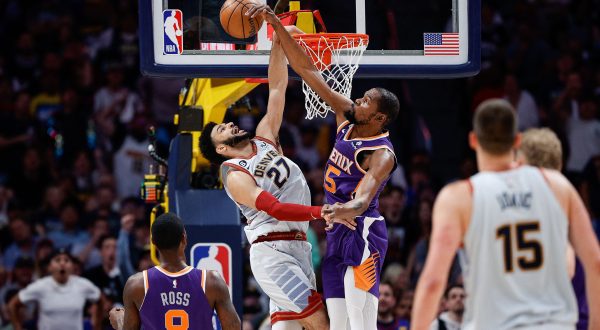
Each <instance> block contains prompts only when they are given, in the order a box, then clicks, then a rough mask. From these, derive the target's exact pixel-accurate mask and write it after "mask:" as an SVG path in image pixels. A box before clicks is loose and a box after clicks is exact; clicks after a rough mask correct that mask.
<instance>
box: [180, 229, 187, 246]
mask: <svg viewBox="0 0 600 330" xmlns="http://www.w3.org/2000/svg"><path fill="white" fill-rule="evenodd" d="M181 245H182V246H183V248H184V249H185V247H186V246H187V233H186V232H185V231H184V232H183V237H182V239H181Z"/></svg>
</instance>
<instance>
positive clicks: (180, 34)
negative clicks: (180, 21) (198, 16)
mask: <svg viewBox="0 0 600 330" xmlns="http://www.w3.org/2000/svg"><path fill="white" fill-rule="evenodd" d="M175 35H176V36H178V37H181V36H182V35H183V31H181V30H177V31H175Z"/></svg>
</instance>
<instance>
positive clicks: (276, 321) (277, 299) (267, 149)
mask: <svg viewBox="0 0 600 330" xmlns="http://www.w3.org/2000/svg"><path fill="white" fill-rule="evenodd" d="M268 77H269V101H268V105H267V113H266V114H265V116H264V117H263V119H262V120H261V121H260V123H259V124H258V127H257V128H256V137H255V138H254V139H251V138H250V134H249V133H247V132H244V131H242V130H239V129H238V128H237V127H236V126H234V125H233V124H232V123H228V124H219V125H217V124H215V123H208V124H207V125H206V126H205V127H204V129H203V132H202V135H201V137H200V148H201V151H202V153H203V154H204V156H205V157H206V158H207V159H208V160H209V161H211V163H213V164H221V163H222V165H221V174H222V178H223V183H224V185H225V189H226V191H227V194H228V195H229V196H230V197H231V199H233V200H234V201H235V202H236V203H237V204H238V206H239V208H240V209H241V211H242V213H243V214H244V216H245V217H246V218H247V219H248V225H247V226H246V227H245V232H246V236H247V238H248V241H249V242H250V243H251V244H252V246H251V248H250V266H251V267H252V273H253V274H254V277H255V278H256V280H257V281H258V284H259V285H260V286H261V288H262V289H263V290H264V291H265V293H266V294H267V295H268V296H269V298H270V311H271V323H272V324H273V329H276V330H277V329H301V328H302V326H304V327H305V328H306V329H319V330H320V329H328V328H329V322H328V320H327V317H326V314H325V311H324V308H323V303H322V302H321V297H320V295H319V294H318V293H317V292H316V283H315V274H314V271H313V267H312V261H311V252H310V251H311V246H310V244H309V243H308V242H306V230H307V229H308V222H307V221H306V220H313V219H318V218H321V207H317V206H315V207H313V206H310V201H311V198H310V191H309V189H308V185H307V183H306V180H305V178H304V175H303V174H302V171H301V170H300V168H299V167H298V165H296V164H295V163H294V162H292V161H291V160H290V159H288V158H286V157H285V156H283V154H282V153H281V150H280V148H279V147H278V145H277V143H276V141H277V140H278V135H279V128H280V127H281V120H282V116H283V108H284V105H285V89H286V87H287V81H288V74H287V65H286V62H285V56H284V54H283V51H282V50H281V46H279V45H278V41H277V40H276V38H274V40H273V48H272V49H271V57H270V60H269V72H268ZM278 219H279V220H281V221H279V220H278ZM349 225H350V224H349ZM350 226H351V225H350Z"/></svg>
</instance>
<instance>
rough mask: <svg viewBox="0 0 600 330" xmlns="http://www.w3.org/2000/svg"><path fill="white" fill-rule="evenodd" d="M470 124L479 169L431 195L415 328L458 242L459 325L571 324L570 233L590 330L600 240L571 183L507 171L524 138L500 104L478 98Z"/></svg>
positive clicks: (595, 317)
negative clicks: (462, 264)
mask: <svg viewBox="0 0 600 330" xmlns="http://www.w3.org/2000/svg"><path fill="white" fill-rule="evenodd" d="M473 127H474V132H471V134H470V135H469V143H470V145H471V147H472V148H473V149H475V151H476V152H477V164H478V166H479V170H480V173H479V174H477V175H475V176H473V177H472V178H471V179H470V180H466V181H460V182H456V183H452V184H449V185H448V186H446V187H445V188H444V189H443V190H442V191H441V192H440V193H439V195H438V197H437V199H436V202H435V206H434V210H433V230H432V234H431V241H430V246H429V254H428V255H427V261H426V262H425V267H424V269H423V272H422V274H421V277H420V279H419V283H418V285H417V291H416V294H415V301H414V305H413V311H412V318H411V323H412V324H411V328H412V329H417V330H419V329H427V327H428V326H429V324H431V321H432V320H433V319H434V317H435V314H436V312H437V309H438V302H439V300H440V297H441V295H442V291H443V289H444V287H445V285H446V282H447V279H448V270H449V268H450V265H451V263H452V260H453V258H454V255H455V253H456V250H457V249H458V247H459V246H460V244H461V243H462V244H463V245H464V249H465V259H466V261H467V268H466V269H464V271H465V288H466V291H467V300H466V305H465V307H466V310H465V315H464V318H463V327H462V328H463V329H467V330H470V329H517V328H518V329H549V330H553V329H574V327H575V322H576V321H577V311H576V303H575V297H574V294H573V289H572V288H571V286H570V281H569V276H568V275H567V267H566V261H565V250H566V247H567V241H568V239H569V240H570V241H571V244H572V245H573V247H574V249H575V252H576V254H577V255H578V256H579V258H580V259H581V260H582V262H583V265H584V268H585V272H586V275H588V274H589V277H588V278H587V282H586V285H587V293H588V299H589V303H590V311H592V315H591V316H590V329H592V328H593V329H599V328H600V318H599V316H600V315H599V313H598V311H599V310H600V281H598V280H597V279H598V278H600V247H599V245H598V240H597V239H596V237H595V236H594V233H593V230H592V226H591V222H590V217H589V214H588V213H587V212H586V210H585V207H584V205H583V203H582V201H581V199H580V198H579V195H578V194H577V192H576V190H575V189H574V187H573V186H572V185H571V184H570V183H569V181H568V180H567V179H566V178H565V177H564V176H562V175H561V174H560V172H558V171H554V170H549V169H539V168H534V167H529V166H520V167H517V168H512V161H513V154H512V151H513V149H514V148H517V147H518V146H519V143H520V135H519V134H517V130H516V127H517V125H516V118H515V111H514V109H513V108H512V107H511V106H510V104H508V103H507V102H506V101H503V100H489V101H486V102H484V103H482V104H481V105H480V106H479V107H478V109H477V111H476V113H475V118H474V120H473ZM590 278H593V279H594V280H590ZM594 312H595V313H594Z"/></svg>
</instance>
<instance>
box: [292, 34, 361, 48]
mask: <svg viewBox="0 0 600 330" xmlns="http://www.w3.org/2000/svg"><path fill="white" fill-rule="evenodd" d="M293 37H294V39H296V40H297V41H298V40H302V41H303V42H304V43H305V44H306V45H307V46H309V47H310V48H312V49H317V48H318V46H319V44H320V43H322V42H323V40H325V41H326V42H327V44H329V45H331V46H333V47H334V49H343V48H352V47H356V46H358V45H360V43H361V42H362V43H365V44H366V43H368V42H369V36H368V35H366V34H362V33H307V34H295V35H294V36H293Z"/></svg>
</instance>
